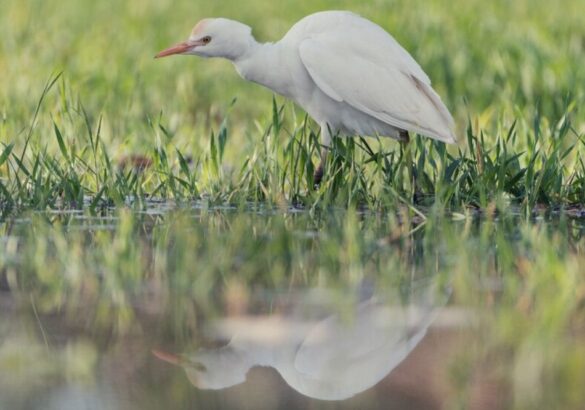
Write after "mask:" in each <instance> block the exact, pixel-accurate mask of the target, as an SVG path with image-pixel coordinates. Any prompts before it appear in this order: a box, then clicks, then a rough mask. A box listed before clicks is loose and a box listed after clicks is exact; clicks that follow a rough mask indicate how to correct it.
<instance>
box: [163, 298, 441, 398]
mask: <svg viewBox="0 0 585 410" xmlns="http://www.w3.org/2000/svg"><path fill="white" fill-rule="evenodd" d="M396 298H397V300H399V299H398V295H396ZM432 299H433V289H432V288H428V287H427V288H425V291H424V292H423V293H421V294H419V295H418V298H417V300H415V301H411V304H410V305H405V306H401V305H400V304H393V305H390V304H385V303H381V302H380V301H379V300H377V299H376V298H375V297H373V298H370V299H369V300H367V301H364V302H362V303H359V304H358V305H357V306H356V307H355V310H354V312H353V315H350V317H348V318H347V320H344V317H345V316H341V315H339V314H333V315H330V316H329V317H327V318H325V319H322V320H320V321H302V320H298V319H294V318H286V317H282V316H275V315H273V316H265V317H256V318H246V317H244V318H236V319H225V320H221V321H219V322H218V323H216V324H215V326H214V329H215V336H216V337H220V338H225V337H226V336H227V337H228V338H230V339H231V340H230V342H229V343H228V345H226V346H225V347H222V348H219V349H214V350H200V351H198V352H197V353H196V354H193V355H189V356H175V355H171V354H168V353H164V352H161V351H155V352H154V354H155V355H156V356H157V357H158V358H160V359H162V360H165V361H167V362H170V363H173V364H177V365H180V366H182V367H184V368H185V371H186V373H187V377H188V378H189V380H190V382H191V383H192V384H193V385H195V386H196V387H199V388H202V389H223V388H227V387H230V386H233V385H236V384H239V383H242V382H244V381H245V380H246V374H247V373H248V371H249V370H250V368H252V367H254V366H269V367H273V368H275V369H276V370H277V371H278V372H279V373H280V375H281V376H282V378H283V379H284V380H285V381H286V382H287V383H288V384H289V385H290V386H291V387H292V388H294V389H295V390H297V391H298V392H300V393H302V394H304V395H306V396H309V397H312V398H317V399H323V400H342V399H346V398H349V397H352V396H354V395H356V394H357V393H360V392H362V391H365V390H366V389H369V388H370V387H373V386H374V385H375V384H376V383H378V382H379V381H380V380H382V379H383V378H384V377H385V376H386V375H388V373H390V371H392V369H394V368H395V367H396V366H397V365H398V364H399V363H400V362H401V361H402V360H404V358H406V356H407V355H408V354H409V353H410V352H411V351H412V350H413V349H414V348H415V347H416V345H417V344H418V343H419V342H420V340H421V339H422V337H423V336H424V335H425V333H426V331H427V328H428V327H429V325H430V324H431V322H432V318H433V317H434V313H433V311H434V310H433V308H432V306H431V305H432Z"/></svg>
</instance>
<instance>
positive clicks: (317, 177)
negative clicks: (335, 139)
mask: <svg viewBox="0 0 585 410" xmlns="http://www.w3.org/2000/svg"><path fill="white" fill-rule="evenodd" d="M328 152H329V147H323V148H321V160H320V161H319V166H317V169H316V170H315V173H314V174H313V185H314V186H315V187H318V186H319V185H320V184H321V180H323V172H324V171H323V170H324V168H325V164H326V163H327V153H328Z"/></svg>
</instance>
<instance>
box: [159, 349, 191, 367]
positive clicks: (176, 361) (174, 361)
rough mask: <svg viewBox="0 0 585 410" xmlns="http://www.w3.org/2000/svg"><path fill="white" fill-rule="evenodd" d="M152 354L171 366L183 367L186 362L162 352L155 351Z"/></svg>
mask: <svg viewBox="0 0 585 410" xmlns="http://www.w3.org/2000/svg"><path fill="white" fill-rule="evenodd" d="M152 354H153V355H155V356H156V357H157V358H159V359H160V360H162V361H165V362H167V363H170V364H174V365H176V366H181V365H183V364H184V363H185V361H186V360H185V359H182V358H180V357H179V356H177V355H174V354H171V353H167V352H163V351H162V350H156V349H153V350H152Z"/></svg>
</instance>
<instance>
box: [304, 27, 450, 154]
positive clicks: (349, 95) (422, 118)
mask: <svg viewBox="0 0 585 410" xmlns="http://www.w3.org/2000/svg"><path fill="white" fill-rule="evenodd" d="M357 21H359V22H360V23H359V24H353V25H351V26H349V27H345V28H336V29H332V30H329V31H325V32H320V33H317V34H314V35H310V36H308V37H307V38H305V39H304V40H302V41H301V42H300V43H299V54H300V57H301V60H302V62H303V64H304V66H305V68H306V69H307V71H308V72H309V74H310V76H311V78H312V79H313V80H314V81H315V83H316V84H317V86H318V87H319V88H320V89H321V90H322V91H323V92H324V93H325V94H327V95H328V96H329V97H331V98H332V99H334V100H336V101H345V102H346V103H347V104H349V105H351V106H352V107H354V108H356V109H357V110H359V111H362V112H364V113H366V114H368V115H371V116H372V117H374V118H377V119H378V120H380V121H383V122H385V123H388V124H390V125H393V126H395V127H398V128H402V129H405V130H409V131H414V132H418V133H420V134H424V135H427V136H429V137H432V138H435V139H437V140H440V141H444V142H449V143H453V142H455V135H454V132H453V118H452V117H451V114H450V113H449V111H448V110H447V108H446V107H445V105H444V104H443V102H442V101H441V98H440V97H439V95H438V94H437V93H436V92H435V91H434V90H433V89H432V87H431V84H430V80H429V78H428V76H427V75H426V74H425V73H424V71H423V70H422V69H421V67H420V66H419V65H418V64H417V63H416V61H415V60H414V59H413V58H412V57H411V56H410V54H408V52H407V51H406V50H404V49H403V48H402V47H401V46H400V45H399V44H398V43H397V42H396V40H394V38H392V37H391V36H390V35H389V34H388V33H386V32H385V31H384V30H382V29H381V28H380V27H379V26H377V25H375V24H373V23H371V22H369V21H367V20H365V19H361V18H360V19H359V20H357ZM354 23H355V22H354Z"/></svg>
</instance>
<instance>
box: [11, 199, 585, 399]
mask: <svg viewBox="0 0 585 410" xmlns="http://www.w3.org/2000/svg"><path fill="white" fill-rule="evenodd" d="M432 224H433V222H425V221H422V222H421V221H412V220H410V221H405V220H404V218H396V219H392V218H391V219H388V218H386V217H385V216H380V215H363V214H361V215H360V214H356V215H352V216H348V215H347V214H346V213H345V212H340V214H339V215H338V216H333V217H332V216H331V215H329V216H327V217H326V218H325V219H323V220H321V221H315V218H314V216H309V215H306V214H304V213H299V214H295V213H291V212H288V211H283V212H278V211H276V212H266V211H262V212H249V213H247V214H246V216H244V217H242V215H241V214H240V213H238V212H235V211H230V210H226V209H221V210H212V211H210V210H201V209H190V210H188V211H187V212H184V211H181V212H180V213H175V212H174V211H165V212H161V213H156V212H151V211H149V212H147V213H139V214H137V213H133V212H126V213H121V214H112V215H107V216H105V217H92V216H88V215H84V214H73V215H71V214H69V215H62V214H48V215H47V214H43V215H32V216H30V217H27V218H23V219H22V220H19V221H15V222H13V223H11V224H8V225H5V226H4V231H3V236H2V246H1V248H2V253H1V256H2V258H3V262H2V263H3V265H2V266H3V268H2V274H1V275H0V279H1V282H0V309H1V312H2V314H1V316H0V409H16V410H19V409H59V410H62V409H63V410H64V409H164V408H169V409H358V408H359V409H442V408H454V407H459V408H473V409H497V408H510V407H519V408H523V407H524V405H523V404H522V403H528V404H530V403H531V400H532V397H533V396H532V395H531V393H530V392H529V393H526V392H525V391H524V390H522V389H525V388H526V387H525V386H524V385H522V382H524V381H525V380H524V379H528V381H527V382H526V383H528V384H526V386H528V387H527V388H528V389H530V387H531V386H538V385H540V384H539V383H540V381H539V380H540V379H537V381H536V382H534V381H531V379H530V378H531V377H532V376H531V375H530V374H529V373H530V372H531V371H532V370H534V371H535V372H545V373H546V371H548V370H549V369H551V368H550V366H551V365H550V364H548V363H547V362H546V361H547V360H549V359H548V357H547V356H546V353H542V357H540V356H539V354H540V353H538V352H539V350H538V348H539V346H538V345H537V346H536V347H535V348H534V349H535V350H534V351H533V353H534V352H535V353H534V354H535V356H534V357H533V356H529V358H530V360H526V358H525V357H523V356H522V354H524V353H525V352H524V351H522V346H523V344H525V343H534V340H536V341H537V342H541V341H542V340H546V339H548V338H549V336H550V335H553V334H554V335H555V336H554V337H556V338H558V339H557V340H556V341H555V343H556V344H557V345H558V343H559V342H560V343H561V345H563V346H565V347H567V346H568V347H567V349H568V350H565V353H566V354H567V355H569V356H567V358H564V357H561V359H562V360H567V361H569V362H570V361H572V362H574V358H575V357H578V355H579V354H580V352H581V350H579V348H578V346H576V344H577V343H575V342H578V341H579V340H580V336H579V334H578V333H573V334H571V335H563V332H560V333H559V332H558V331H557V330H558V329H551V328H550V327H549V328H547V327H546V326H545V324H543V323H546V321H549V320H550V318H544V319H542V318H541V316H542V314H541V313H538V305H537V304H536V303H533V304H532V305H530V306H522V305H519V304H520V303H532V302H530V301H528V302H526V301H524V302H522V297H521V295H520V293H521V289H520V288H519V284H522V282H518V281H517V278H516V276H518V272H520V270H521V269H522V267H521V266H519V265H518V263H519V262H518V261H516V260H515V259H513V260H512V262H510V263H508V262H507V259H506V258H508V256H509V255H508V253H509V252H508V251H506V250H501V249H499V248H501V247H502V244H504V243H508V242H505V241H508V240H510V241H514V243H516V242H518V241H520V242H522V241H524V242H529V243H531V244H532V245H531V246H537V245H536V244H538V243H541V242H542V241H543V239H542V238H543V237H546V236H547V234H546V233H545V232H538V235H536V237H535V238H532V237H530V233H522V231H521V230H518V228H517V226H516V223H515V222H512V223H509V224H506V223H492V225H493V226H492V227H491V228H489V232H487V233H486V231H485V229H487V228H485V229H484V228H483V227H484V226H485V224H489V222H485V221H484V222H481V223H477V222H472V223H471V224H470V223H469V221H468V222H465V221H464V222H455V221H449V222H448V224H447V225H446V226H443V225H441V226H440V227H437V225H435V226H433V225H432ZM571 229H572V231H571V232H573V234H575V232H580V228H575V227H574V226H573V228H571ZM495 231H499V232H503V233H502V236H501V237H500V236H498V235H499V234H494V232H495ZM543 235H544V236H543ZM579 235H580V234H578V233H577V234H576V239H574V241H572V243H573V244H574V243H578V244H579V243H580V239H579V237H580V236H579ZM437 238H440V239H441V240H439V241H438V240H437ZM462 239H463V240H462ZM502 241H504V242H502ZM531 241H533V242H531ZM498 247H499V248H498ZM520 251H521V252H524V253H526V249H525V248H522V249H520V250H518V252H520ZM537 251H538V249H537ZM502 252H503V253H502ZM577 254H578V253H577ZM555 263H558V261H556V262H555ZM551 266H552V265H551ZM510 267H513V268H510ZM510 269H512V270H514V269H516V271H514V272H510V271H509V270H510ZM562 269H565V270H566V268H562ZM505 275H513V277H514V278H515V279H513V280H512V279H507V278H506V276H505ZM520 276H521V275H520ZM543 278H545V277H539V280H540V281H542V280H544V279H543ZM581 280H582V279H578V281H579V282H578V284H579V286H580V285H581V284H582V282H581ZM551 286H552V282H551ZM568 286H573V285H571V284H568ZM508 288H509V289H510V291H508V290H507V289H508ZM512 292H520V293H519V294H518V295H516V294H515V293H512ZM506 294H508V295H507V296H506ZM508 298H511V299H510V300H508ZM565 301H566V300H565ZM550 303H551V304H552V305H554V303H555V302H554V300H551V301H550ZM571 303H572V302H571ZM552 305H551V306H552ZM573 306H574V308H573V310H572V311H570V312H568V316H567V321H568V322H567V323H564V322H563V323H560V324H559V326H561V327H567V326H568V327H567V328H570V329H574V328H573V327H571V326H573V325H574V324H575V323H574V322H575V320H577V322H578V323H581V322H579V320H581V318H582V316H580V315H581V314H582V308H581V307H579V306H580V305H578V304H576V305H573ZM522 309H525V310H526V313H522V311H521V310H522ZM519 310H520V311H521V312H520V313H522V314H524V315H525V316H526V317H524V318H523V317H522V314H518V311H519ZM549 310H550V309H549ZM545 311H547V310H545ZM530 315H533V316H530ZM563 317H564V316H563ZM558 320H559V321H560V320H561V319H558ZM507 332H511V333H510V334H511V335H512V336H508V333H507ZM533 332H540V334H538V336H537V337H536V338H535V339H534V340H533V339H531V337H534V335H533ZM547 332H548V333H550V335H548V334H547ZM543 343H544V342H543ZM541 348H542V349H543V350H542V351H545V350H546V351H550V349H549V345H548V344H546V343H544V344H543V345H542V347H541ZM516 349H518V350H519V352H517V351H516ZM571 349H573V350H571ZM530 352H532V350H530ZM535 357H536V359H535ZM557 359H558V357H556V356H555V360H557ZM521 360H525V361H524V362H521ZM535 360H536V362H537V365H534V361H535ZM519 361H520V363H521V364H522V366H525V367H526V372H523V370H522V369H523V367H520V368H518V366H519V365H518V363H519ZM539 361H540V362H539ZM563 363H564V362H563ZM561 364H562V363H561ZM530 366H536V367H534V369H531V368H530ZM547 366H548V367H547ZM563 366H564V365H563ZM552 371H555V372H557V373H558V372H561V373H562V372H563V371H565V369H564V367H562V368H560V369H557V368H555V367H552ZM572 371H573V373H574V377H575V378H576V380H579V377H582V375H583V372H585V370H584V369H577V370H572ZM515 372H519V374H517V373H515ZM555 374H556V373H555ZM538 377H543V378H544V379H543V380H546V379H545V378H546V374H543V373H541V374H540V375H538ZM517 378H518V380H520V382H519V381H518V380H517ZM531 383H536V384H531ZM571 386H572V385H571V384H570V383H569V384H567V385H566V391H564V390H562V389H559V387H556V386H553V387H554V388H553V387H551V389H550V391H549V390H547V389H545V390H544V391H543V397H544V398H545V399H546V400H556V399H557V398H558V397H560V398H562V399H563V400H567V403H569V406H568V408H571V407H573V408H578V403H579V402H580V401H579V400H580V396H579V392H577V391H574V390H573V389H574V387H571ZM567 397H568V398H567ZM523 400H524V401H523ZM514 403H516V404H517V403H521V404H522V405H520V406H517V405H516V404H514ZM573 405H574V406H573Z"/></svg>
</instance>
